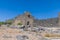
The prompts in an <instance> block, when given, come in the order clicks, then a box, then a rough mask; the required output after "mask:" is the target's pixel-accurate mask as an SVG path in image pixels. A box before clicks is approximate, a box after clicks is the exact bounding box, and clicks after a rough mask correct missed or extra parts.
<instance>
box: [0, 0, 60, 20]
mask: <svg viewBox="0 0 60 40" xmlns="http://www.w3.org/2000/svg"><path fill="white" fill-rule="evenodd" d="M24 11H29V12H31V14H32V15H33V16H34V17H35V18H38V19H47V18H54V17H57V16H58V13H59V12H60V0H0V21H5V20H6V19H11V18H14V17H15V16H17V15H19V14H22V13H23V12H24Z"/></svg>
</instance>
